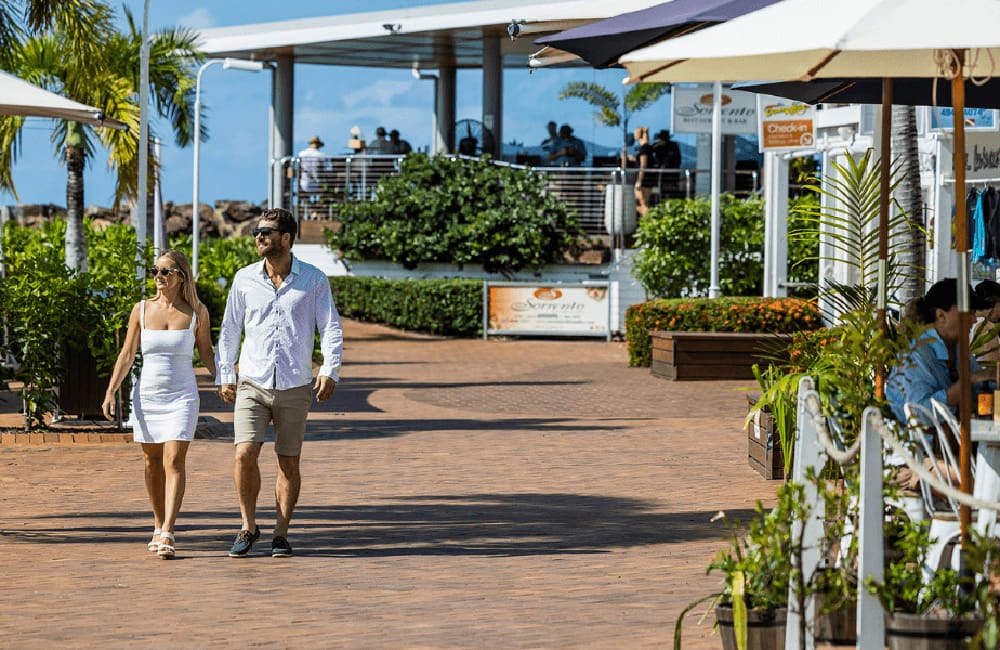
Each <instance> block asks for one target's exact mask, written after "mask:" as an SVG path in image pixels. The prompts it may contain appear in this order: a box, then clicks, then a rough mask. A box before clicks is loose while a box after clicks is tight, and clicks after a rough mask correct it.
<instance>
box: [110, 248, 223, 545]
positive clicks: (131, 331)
mask: <svg viewBox="0 0 1000 650" xmlns="http://www.w3.org/2000/svg"><path fill="white" fill-rule="evenodd" d="M150 273H151V275H152V276H153V279H154V281H155V283H156V296H154V297H153V298H151V299H149V300H142V301H140V302H138V303H137V304H136V305H135V307H133V308H132V314H131V315H130V316H129V322H128V333H127V334H126V335H125V343H124V344H123V345H122V350H121V352H120V353H119V354H118V360H117V362H116V363H115V369H114V372H113V373H112V375H111V381H110V382H109V383H108V390H107V392H106V393H105V395H104V404H103V409H104V415H105V417H107V418H108V419H109V420H111V419H114V414H115V393H116V392H117V391H118V387H119V386H121V383H122V380H124V379H125V375H126V374H127V373H128V372H129V370H130V369H131V368H132V364H133V362H134V361H135V355H136V352H137V351H138V350H140V349H141V350H142V370H141V372H140V375H139V378H138V379H137V380H136V382H135V385H134V386H133V388H132V415H131V418H130V424H131V425H132V428H133V432H134V434H133V435H134V440H135V441H136V442H139V443H141V444H142V454H143V457H144V459H145V465H146V469H145V478H146V491H147V493H148V494H149V503H150V505H151V506H152V507H153V537H152V539H150V541H149V544H148V546H147V547H148V549H149V551H150V552H151V553H156V554H157V555H159V556H160V557H161V558H163V559H170V558H172V557H174V554H175V548H174V523H175V521H176V520H177V513H178V512H179V511H180V509H181V501H182V500H183V499H184V487H185V458H186V456H187V450H188V445H189V444H190V443H191V440H192V439H193V438H194V432H195V427H196V426H197V423H198V409H199V406H200V400H199V398H198V384H197V382H196V381H195V376H194V366H193V363H192V353H193V351H194V347H195V345H197V346H198V354H199V356H200V357H201V361H202V363H203V364H205V366H206V367H207V368H208V370H209V372H211V373H212V376H213V377H214V376H215V357H214V352H213V350H212V337H211V329H210V327H209V325H210V324H209V316H208V309H207V308H206V307H205V306H204V305H203V304H202V303H201V301H200V300H199V299H198V292H197V290H196V289H195V285H194V279H193V277H192V274H191V267H190V265H189V264H188V261H187V258H186V257H185V256H184V254H183V253H181V252H179V251H175V250H167V251H164V252H163V254H161V255H160V256H159V257H158V258H157V260H156V266H155V267H154V268H153V269H150Z"/></svg>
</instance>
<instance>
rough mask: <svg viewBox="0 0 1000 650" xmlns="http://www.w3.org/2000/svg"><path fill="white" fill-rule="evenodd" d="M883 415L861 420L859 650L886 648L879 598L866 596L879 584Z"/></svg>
mask: <svg viewBox="0 0 1000 650" xmlns="http://www.w3.org/2000/svg"><path fill="white" fill-rule="evenodd" d="M881 419H882V414H881V413H879V411H878V409H876V408H874V407H871V406H870V407H868V408H866V409H865V412H864V414H863V416H862V418H861V436H862V446H861V505H860V511H859V513H858V521H859V524H860V527H861V531H860V536H859V538H858V630H857V632H858V646H857V647H858V650H883V648H885V621H884V618H885V617H884V615H883V613H882V605H881V603H879V601H878V598H876V597H875V596H874V595H872V594H870V593H868V590H867V589H866V588H865V584H866V583H867V582H868V580H869V579H871V580H875V581H878V582H881V581H882V569H883V566H882V563H883V561H884V558H883V541H882V524H883V519H884V515H883V510H884V506H883V504H882V439H881V438H880V437H879V433H878V429H877V428H876V427H877V426H878V425H877V424H876V425H873V424H872V422H878V423H879V424H881Z"/></svg>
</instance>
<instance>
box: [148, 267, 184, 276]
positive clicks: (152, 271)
mask: <svg viewBox="0 0 1000 650" xmlns="http://www.w3.org/2000/svg"><path fill="white" fill-rule="evenodd" d="M180 272H181V270H180V269H157V268H152V269H149V274H150V275H151V276H153V277H154V278H155V277H156V276H157V275H162V276H163V277H167V276H169V275H170V274H171V273H180Z"/></svg>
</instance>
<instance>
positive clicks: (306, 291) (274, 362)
mask: <svg viewBox="0 0 1000 650" xmlns="http://www.w3.org/2000/svg"><path fill="white" fill-rule="evenodd" d="M317 330H318V331H319V337H320V339H319V340H320V351H321V352H322V354H323V365H322V366H321V367H320V369H319V374H320V375H325V376H327V377H330V378H331V379H333V380H334V381H338V380H339V379H340V355H341V352H342V351H343V348H344V330H343V328H342V326H341V324H340V315H339V314H338V313H337V308H336V307H335V306H334V304H333V294H332V293H331V291H330V281H329V279H327V277H326V275H324V274H323V272H322V271H320V270H319V269H318V268H316V267H315V266H313V265H311V264H307V263H306V262H302V261H300V260H299V259H298V258H296V257H295V256H294V255H293V256H292V268H291V272H290V273H289V274H288V277H286V278H285V280H284V282H283V283H282V285H281V287H280V288H279V289H275V288H274V283H273V282H271V278H269V277H268V276H267V271H265V270H264V260H261V261H260V262H256V263H254V264H250V265H249V266H245V267H243V268H242V269H240V270H239V271H237V272H236V277H234V278H233V286H232V287H231V288H230V290H229V297H228V298H227V300H226V314H225V316H223V318H222V325H221V327H220V332H219V345H218V348H217V349H216V355H217V360H216V361H217V363H216V365H217V367H218V371H219V372H218V383H219V384H235V383H236V370H235V368H234V364H235V363H236V357H237V354H238V355H239V361H240V376H241V377H243V378H244V379H247V380H249V381H251V382H253V383H254V384H256V385H258V386H260V387H261V388H274V389H278V390H285V389H288V388H297V387H299V386H304V385H306V384H308V383H310V382H311V381H312V351H313V340H314V339H313V335H314V333H315V332H316V331H317ZM244 333H245V334H246V339H245V340H244V341H243V346H242V349H241V347H240V337H241V335H242V334H244Z"/></svg>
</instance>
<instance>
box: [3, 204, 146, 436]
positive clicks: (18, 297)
mask: <svg viewBox="0 0 1000 650" xmlns="http://www.w3.org/2000/svg"><path fill="white" fill-rule="evenodd" d="M65 236H66V222H65V221H63V220H55V221H52V222H49V223H46V224H44V225H43V227H42V228H41V229H37V230H36V229H33V228H26V227H21V226H18V225H16V224H14V223H9V224H7V226H6V228H5V229H4V232H3V238H4V246H3V250H4V263H5V265H6V277H4V278H3V279H2V280H0V315H2V317H3V320H4V322H5V323H6V324H7V326H8V328H9V333H10V340H9V342H8V348H9V349H8V350H0V352H3V353H7V352H10V353H12V354H13V356H14V357H15V359H16V360H17V361H18V362H19V364H20V367H19V368H17V369H16V370H15V371H13V372H12V373H11V374H12V375H13V377H14V378H15V379H17V380H19V381H21V382H23V383H24V388H23V389H22V391H21V397H22V399H23V400H24V403H25V407H26V417H25V428H26V429H27V428H30V427H32V426H36V425H40V424H42V423H43V416H44V414H45V413H51V412H52V411H53V410H54V408H55V405H56V403H57V399H56V396H55V393H54V389H55V387H57V386H59V385H60V384H62V383H63V382H64V380H65V373H66V355H67V353H68V352H69V351H71V350H79V349H80V348H82V347H83V346H87V347H89V349H90V352H91V353H92V354H93V356H94V358H95V360H96V361H97V366H98V369H99V370H100V371H103V372H105V373H109V371H110V369H111V367H112V366H113V365H114V361H115V359H116V358H117V356H118V350H119V348H120V343H119V342H118V341H116V339H115V333H116V332H119V331H121V330H123V329H124V327H125V323H126V321H127V319H128V314H129V312H130V310H131V309H132V306H133V305H134V304H135V302H136V301H137V300H138V299H139V298H140V296H141V295H142V289H141V284H140V283H139V282H138V281H137V280H136V278H135V259H136V252H137V248H136V239H135V233H134V231H132V229H131V228H130V227H129V226H124V225H123V226H109V227H108V228H106V229H104V230H102V231H95V230H94V229H93V228H92V226H91V223H90V221H87V222H86V223H85V224H84V236H85V237H86V238H87V242H88V249H89V251H90V263H89V267H90V268H89V271H88V272H86V273H77V272H76V271H74V270H72V269H70V268H69V267H67V266H66V263H65V253H64V251H65Z"/></svg>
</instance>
